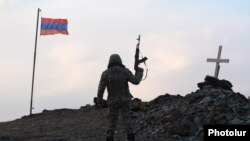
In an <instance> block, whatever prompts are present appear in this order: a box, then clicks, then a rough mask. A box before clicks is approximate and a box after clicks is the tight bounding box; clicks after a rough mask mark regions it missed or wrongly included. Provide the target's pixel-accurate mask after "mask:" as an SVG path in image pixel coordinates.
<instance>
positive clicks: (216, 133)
mask: <svg viewBox="0 0 250 141" xmlns="http://www.w3.org/2000/svg"><path fill="white" fill-rule="evenodd" d="M246 133H247V131H238V130H237V129H235V130H234V131H229V130H228V129H227V130H226V131H218V130H216V129H208V136H246Z"/></svg>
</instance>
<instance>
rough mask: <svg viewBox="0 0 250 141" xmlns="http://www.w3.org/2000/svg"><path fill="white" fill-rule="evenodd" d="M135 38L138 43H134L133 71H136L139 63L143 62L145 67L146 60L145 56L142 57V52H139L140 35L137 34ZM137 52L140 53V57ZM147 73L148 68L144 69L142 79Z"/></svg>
mask: <svg viewBox="0 0 250 141" xmlns="http://www.w3.org/2000/svg"><path fill="white" fill-rule="evenodd" d="M137 40H138V43H137V45H136V50H135V64H134V70H135V71H137V69H138V67H139V65H140V63H144V65H145V66H146V67H147V65H146V61H147V59H148V58H147V57H143V56H142V54H141V52H140V41H141V36H140V35H139V36H138V38H137ZM139 53H140V54H141V56H142V59H139ZM147 73H148V69H147V70H146V76H145V78H144V79H146V77H147ZM144 79H143V80H144Z"/></svg>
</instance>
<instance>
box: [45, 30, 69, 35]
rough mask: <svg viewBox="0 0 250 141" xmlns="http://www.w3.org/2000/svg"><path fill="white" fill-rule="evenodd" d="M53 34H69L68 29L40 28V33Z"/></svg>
mask: <svg viewBox="0 0 250 141" xmlns="http://www.w3.org/2000/svg"><path fill="white" fill-rule="evenodd" d="M54 34H65V35H69V33H68V31H65V30H41V31H40V35H54Z"/></svg>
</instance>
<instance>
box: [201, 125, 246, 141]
mask: <svg viewBox="0 0 250 141" xmlns="http://www.w3.org/2000/svg"><path fill="white" fill-rule="evenodd" d="M249 138H250V125H204V141H214V140H216V139H217V140H218V139H221V140H224V139H225V140H226V139H233V140H239V141H249Z"/></svg>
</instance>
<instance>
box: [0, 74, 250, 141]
mask: <svg viewBox="0 0 250 141" xmlns="http://www.w3.org/2000/svg"><path fill="white" fill-rule="evenodd" d="M198 87H199V89H198V90H197V91H195V92H192V93H190V94H187V95H185V96H180V95H170V94H165V95H162V96H159V97H157V98H155V99H154V100H152V101H150V102H141V101H140V100H139V99H134V100H133V103H132V109H133V116H132V118H133V122H134V125H135V132H136V140H139V141H197V140H203V125H205V124H247V125H250V101H249V99H247V98H246V97H245V96H244V95H242V94H240V93H236V92H234V91H233V90H232V84H231V83H230V82H229V81H226V80H218V79H215V78H213V77H209V76H207V77H206V78H205V81H204V82H201V83H198ZM106 114H107V108H101V109H98V108H97V107H95V106H94V105H93V106H92V105H86V106H83V107H81V108H80V109H58V110H52V111H48V110H44V111H43V112H42V113H39V114H34V115H30V116H24V117H22V118H21V119H17V120H14V121H11V122H4V123H0V141H102V140H103V141H104V140H105V130H106V127H107V120H106ZM118 123H119V125H118V127H117V130H116V135H115V139H116V140H118V141H123V140H125V134H124V129H123V126H122V124H121V123H122V122H121V119H119V121H118Z"/></svg>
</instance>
